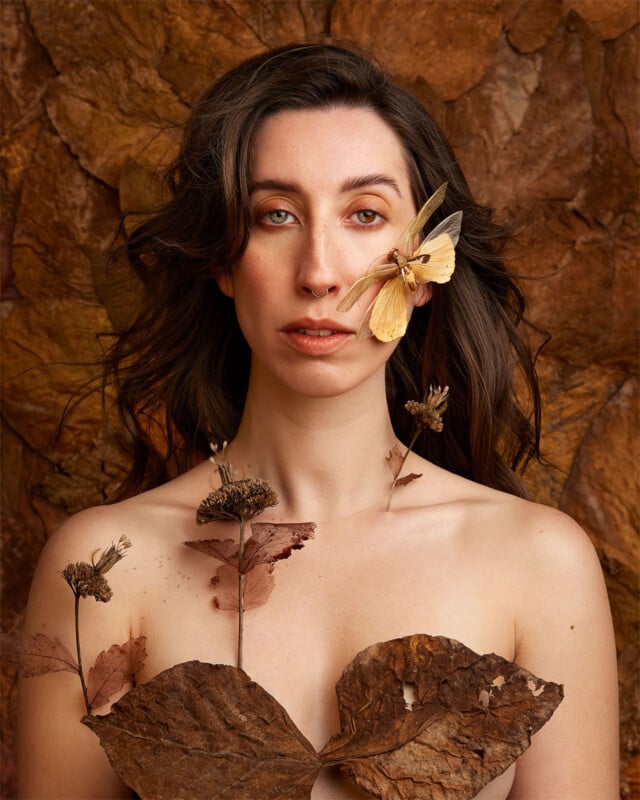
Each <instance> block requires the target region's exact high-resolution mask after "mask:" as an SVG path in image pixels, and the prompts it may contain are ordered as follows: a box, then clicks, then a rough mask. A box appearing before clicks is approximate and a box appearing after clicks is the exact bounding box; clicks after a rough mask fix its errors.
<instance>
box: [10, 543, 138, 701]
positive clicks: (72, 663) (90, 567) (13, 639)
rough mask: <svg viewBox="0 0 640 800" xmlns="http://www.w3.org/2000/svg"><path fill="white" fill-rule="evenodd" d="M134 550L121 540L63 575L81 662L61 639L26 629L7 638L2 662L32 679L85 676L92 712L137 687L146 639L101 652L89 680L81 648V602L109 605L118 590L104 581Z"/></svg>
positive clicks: (69, 566) (84, 691) (85, 694)
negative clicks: (56, 674)
mask: <svg viewBox="0 0 640 800" xmlns="http://www.w3.org/2000/svg"><path fill="white" fill-rule="evenodd" d="M129 547H131V542H130V541H129V539H128V538H127V537H126V536H121V537H120V539H119V541H118V543H117V544H112V545H110V546H109V547H107V548H106V549H105V550H103V551H102V553H101V554H100V557H99V558H98V560H97V561H96V560H95V556H96V554H97V553H98V552H99V551H98V550H96V551H94V552H93V554H92V556H91V563H88V562H86V561H77V562H75V563H73V564H67V566H66V567H65V568H64V569H63V570H62V572H61V573H60V574H61V576H62V577H63V578H64V580H65V581H66V582H67V584H68V585H69V588H70V589H71V591H72V592H73V595H74V600H75V602H74V622H75V644H76V659H77V660H76V659H74V658H73V656H72V655H71V653H70V652H69V650H68V649H67V647H66V646H65V645H64V644H63V643H62V642H61V641H60V640H59V639H58V638H57V637H55V638H51V637H50V636H46V635H45V634H43V633H36V634H29V633H24V632H22V631H17V632H15V633H8V634H3V636H2V660H3V661H6V662H7V663H9V664H11V665H12V666H13V667H15V668H16V669H17V670H18V672H20V674H21V675H23V676H24V677H27V678H32V677H36V676H38V675H45V674H46V673H48V672H61V671H65V672H75V673H76V674H77V675H78V677H79V678H80V685H81V687H82V696H83V698H84V704H85V708H86V710H87V714H91V713H92V711H93V709H94V708H100V707H101V706H103V705H105V704H106V703H108V702H109V700H110V699H111V698H112V697H113V696H114V695H115V694H117V693H118V692H119V691H121V690H122V689H124V688H126V687H127V686H133V683H134V676H135V673H136V672H138V670H140V669H141V668H142V665H143V664H144V660H145V658H146V651H145V642H146V638H145V637H144V636H140V637H139V638H137V639H136V638H131V639H129V641H128V642H125V643H124V644H120V645H118V644H114V645H112V646H111V647H110V648H109V650H107V651H104V650H103V651H102V652H101V653H100V654H99V655H98V657H97V658H96V661H95V664H94V665H93V666H92V667H91V669H90V670H89V674H88V676H87V677H86V678H85V672H84V668H83V664H82V648H81V646H80V599H81V598H86V597H93V598H94V599H95V600H96V602H102V603H108V602H109V601H110V600H111V598H112V596H113V592H112V591H111V587H110V586H109V584H108V583H107V580H106V578H105V577H104V575H105V573H106V572H108V571H109V570H110V569H111V568H112V567H113V566H115V564H117V563H118V561H120V560H121V559H122V558H124V555H125V550H126V549H127V548H129Z"/></svg>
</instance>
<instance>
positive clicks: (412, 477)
mask: <svg viewBox="0 0 640 800" xmlns="http://www.w3.org/2000/svg"><path fill="white" fill-rule="evenodd" d="M421 477H422V473H421V472H410V473H409V474H408V475H403V476H402V478H398V480H397V481H396V489H397V488H398V486H406V485H407V484H408V483H411V482H412V481H415V480H416V478H421Z"/></svg>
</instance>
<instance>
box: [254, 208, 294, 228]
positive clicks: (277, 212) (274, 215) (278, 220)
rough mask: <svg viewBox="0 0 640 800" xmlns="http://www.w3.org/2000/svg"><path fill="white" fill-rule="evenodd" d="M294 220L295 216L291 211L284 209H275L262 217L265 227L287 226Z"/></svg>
mask: <svg viewBox="0 0 640 800" xmlns="http://www.w3.org/2000/svg"><path fill="white" fill-rule="evenodd" d="M294 220H295V217H294V216H293V214H292V213H291V212H290V211H285V210H284V208H273V209H272V210H271V211H266V212H265V213H264V214H262V215H261V217H260V221H261V222H263V223H265V225H286V224H287V223H290V222H293V221H294Z"/></svg>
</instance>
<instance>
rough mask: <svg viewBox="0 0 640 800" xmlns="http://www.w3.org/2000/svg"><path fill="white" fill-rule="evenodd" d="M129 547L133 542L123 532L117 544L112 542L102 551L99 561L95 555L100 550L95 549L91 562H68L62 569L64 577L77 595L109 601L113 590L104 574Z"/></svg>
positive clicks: (121, 557) (120, 558) (104, 601)
mask: <svg viewBox="0 0 640 800" xmlns="http://www.w3.org/2000/svg"><path fill="white" fill-rule="evenodd" d="M129 547H131V542H130V541H129V539H128V538H127V537H126V536H124V534H123V535H122V536H121V537H120V539H118V543H117V544H112V545H111V546H110V547H107V549H106V550H103V551H102V555H101V556H100V558H99V559H98V561H97V562H96V561H94V557H95V555H96V553H97V552H99V551H98V550H94V552H93V554H92V556H91V564H87V562H86V561H76V563H75V564H67V566H66V567H65V568H64V569H63V570H62V577H63V578H64V579H65V581H66V582H67V583H68V584H69V586H70V587H71V591H72V592H73V593H74V595H75V596H76V597H95V599H96V600H99V601H100V602H102V603H108V602H109V600H111V598H112V596H113V592H112V591H111V587H110V586H109V584H108V583H107V580H106V578H104V577H103V575H104V573H105V572H108V571H109V570H110V569H111V567H113V566H114V565H115V564H117V563H118V561H121V560H122V559H123V558H124V556H125V552H124V551H125V550H126V549H127V548H129Z"/></svg>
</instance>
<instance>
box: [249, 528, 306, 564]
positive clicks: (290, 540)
mask: <svg viewBox="0 0 640 800" xmlns="http://www.w3.org/2000/svg"><path fill="white" fill-rule="evenodd" d="M315 528H316V526H315V523H313V522H252V523H251V536H250V537H249V538H248V539H247V541H246V543H245V548H244V555H243V558H242V565H241V568H243V571H247V570H249V569H252V568H253V567H255V566H257V565H258V564H273V563H274V562H275V561H282V560H283V559H285V558H289V556H290V555H291V552H292V551H293V550H300V549H302V547H304V543H305V542H306V541H307V540H308V539H312V538H313V532H314V530H315Z"/></svg>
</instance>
